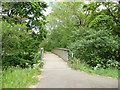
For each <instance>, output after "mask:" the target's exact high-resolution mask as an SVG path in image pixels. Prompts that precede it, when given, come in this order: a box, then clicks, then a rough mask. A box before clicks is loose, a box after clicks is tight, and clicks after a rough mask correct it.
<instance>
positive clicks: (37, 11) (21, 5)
mask: <svg viewBox="0 0 120 90" xmlns="http://www.w3.org/2000/svg"><path fill="white" fill-rule="evenodd" d="M46 7H47V4H46V3H45V2H3V3H2V13H4V14H7V16H3V20H6V21H7V22H8V23H11V24H12V23H14V24H23V23H27V24H26V26H27V27H28V28H29V30H31V29H32V28H38V29H41V27H42V25H44V24H45V16H44V15H43V13H42V11H43V10H45V8H46ZM40 18H41V19H40ZM26 20H28V21H26Z"/></svg>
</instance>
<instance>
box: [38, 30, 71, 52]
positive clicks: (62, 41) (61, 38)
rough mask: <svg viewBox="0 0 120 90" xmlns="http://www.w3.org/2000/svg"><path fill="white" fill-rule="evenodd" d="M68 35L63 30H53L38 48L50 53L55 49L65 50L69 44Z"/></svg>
mask: <svg viewBox="0 0 120 90" xmlns="http://www.w3.org/2000/svg"><path fill="white" fill-rule="evenodd" d="M68 37H69V36H68V34H67V32H66V31H64V30H61V31H59V30H53V31H52V32H51V35H50V36H49V35H48V37H47V38H46V39H45V40H44V41H42V43H41V45H40V47H44V49H45V50H48V51H50V50H51V49H53V48H55V47H61V48H66V47H67V46H68V44H69V40H68Z"/></svg>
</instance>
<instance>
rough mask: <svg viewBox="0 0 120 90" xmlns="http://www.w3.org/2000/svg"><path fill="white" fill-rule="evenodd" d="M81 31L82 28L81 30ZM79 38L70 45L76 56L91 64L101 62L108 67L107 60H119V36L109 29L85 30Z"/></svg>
mask: <svg viewBox="0 0 120 90" xmlns="http://www.w3.org/2000/svg"><path fill="white" fill-rule="evenodd" d="M79 31H80V30H79ZM81 32H82V33H83V32H84V33H83V34H82V35H81V36H80V33H79V36H80V37H79V40H76V41H75V42H74V43H72V44H71V45H70V47H69V48H70V49H71V50H72V51H73V52H74V56H76V57H77V58H80V60H84V61H86V62H87V63H88V64H89V65H90V66H97V64H101V65H102V67H106V64H107V61H108V60H109V59H111V60H116V61H118V60H119V54H118V51H119V41H120V39H119V37H118V36H116V35H112V34H111V31H109V30H99V31H95V30H92V29H90V30H84V31H81Z"/></svg>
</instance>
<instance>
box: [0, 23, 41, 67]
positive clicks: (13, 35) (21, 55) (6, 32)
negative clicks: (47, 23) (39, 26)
mask: <svg viewBox="0 0 120 90" xmlns="http://www.w3.org/2000/svg"><path fill="white" fill-rule="evenodd" d="M6 26H7V27H6ZM26 28H27V27H26V25H25V24H24V25H23V24H17V25H15V24H13V25H10V24H9V23H7V22H4V21H3V22H2V29H3V34H2V61H3V62H2V65H3V67H6V66H16V65H20V66H21V67H23V68H25V67H27V66H26V63H29V64H30V65H32V64H34V63H36V61H37V60H38V58H36V53H37V52H38V51H39V44H40V43H41V39H39V38H40V36H39V34H36V33H34V31H31V30H29V32H27V31H26Z"/></svg>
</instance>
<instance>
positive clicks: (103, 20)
mask: <svg viewBox="0 0 120 90" xmlns="http://www.w3.org/2000/svg"><path fill="white" fill-rule="evenodd" d="M114 24H115V23H114V21H113V18H112V17H111V16H108V15H104V14H101V15H98V16H97V17H96V18H95V19H94V20H93V21H91V22H90V24H89V27H90V28H95V29H102V28H107V29H112V28H113V26H114Z"/></svg>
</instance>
